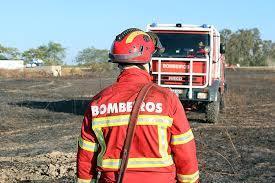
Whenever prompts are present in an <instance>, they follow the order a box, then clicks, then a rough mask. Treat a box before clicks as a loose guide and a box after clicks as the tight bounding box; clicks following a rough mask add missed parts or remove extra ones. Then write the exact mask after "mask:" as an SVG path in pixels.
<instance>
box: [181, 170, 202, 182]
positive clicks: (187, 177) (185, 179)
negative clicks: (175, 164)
mask: <svg viewBox="0 0 275 183" xmlns="http://www.w3.org/2000/svg"><path fill="white" fill-rule="evenodd" d="M177 178H178V180H179V181H180V182H188V183H192V182H196V180H198V179H199V171H196V172H195V173H193V174H189V175H182V174H177Z"/></svg>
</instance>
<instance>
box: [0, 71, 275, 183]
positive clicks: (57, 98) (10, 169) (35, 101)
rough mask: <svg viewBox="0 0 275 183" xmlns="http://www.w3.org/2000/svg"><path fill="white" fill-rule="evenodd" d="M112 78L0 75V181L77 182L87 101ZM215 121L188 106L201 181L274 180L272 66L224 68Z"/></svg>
mask: <svg viewBox="0 0 275 183" xmlns="http://www.w3.org/2000/svg"><path fill="white" fill-rule="evenodd" d="M114 81H115V79H114V78H101V79H96V78H75V79H74V78H70V79H68V78H67V79H64V78H62V79H61V78H59V79H31V80H26V79H21V80H18V79H3V78H2V79H1V78H0V182H5V183H6V182H74V179H75V171H76V164H75V158H76V151H77V138H78V136H79V134H80V127H81V122H82V115H83V111H84V109H85V106H86V105H87V103H88V102H89V100H90V99H91V98H92V96H93V95H95V94H96V93H97V92H98V91H99V90H101V89H103V88H104V87H105V86H107V85H110V84H111V83H112V82H114ZM227 82H228V88H229V89H228V92H227V95H226V108H225V112H224V113H222V114H221V116H220V120H219V123H217V124H207V123H205V122H204V121H203V119H204V115H203V114H199V113H188V118H189V120H190V123H191V126H192V129H193V132H194V135H195V138H196V143H197V155H198V159H199V166H200V177H201V182H275V71H251V70H236V71H234V70H228V71H227Z"/></svg>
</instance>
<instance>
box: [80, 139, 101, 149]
mask: <svg viewBox="0 0 275 183" xmlns="http://www.w3.org/2000/svg"><path fill="white" fill-rule="evenodd" d="M78 144H79V147H80V148H81V149H84V150H86V151H91V152H96V151H97V144H96V143H93V142H90V141H87V140H84V139H83V138H81V137H79V139H78Z"/></svg>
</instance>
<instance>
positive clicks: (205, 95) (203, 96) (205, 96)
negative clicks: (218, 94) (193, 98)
mask: <svg viewBox="0 0 275 183" xmlns="http://www.w3.org/2000/svg"><path fill="white" fill-rule="evenodd" d="M207 98H208V93H204V92H198V93H197V99H207Z"/></svg>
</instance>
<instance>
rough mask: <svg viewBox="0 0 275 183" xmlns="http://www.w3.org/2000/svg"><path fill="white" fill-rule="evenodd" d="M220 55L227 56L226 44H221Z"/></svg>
mask: <svg viewBox="0 0 275 183" xmlns="http://www.w3.org/2000/svg"><path fill="white" fill-rule="evenodd" d="M220 53H221V54H225V44H223V43H221V44H220Z"/></svg>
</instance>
